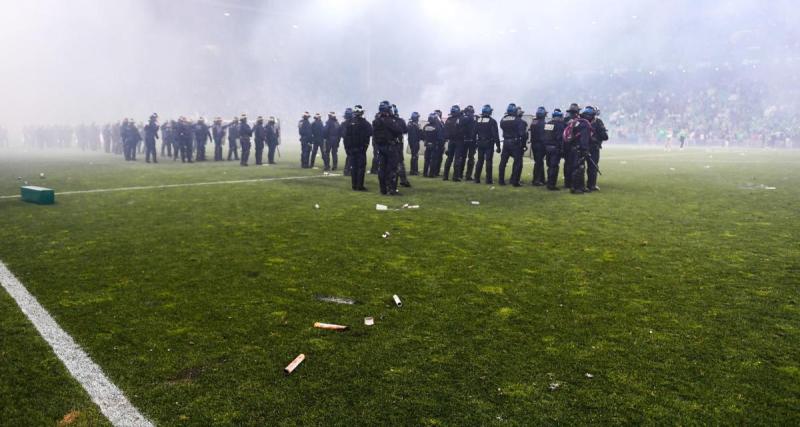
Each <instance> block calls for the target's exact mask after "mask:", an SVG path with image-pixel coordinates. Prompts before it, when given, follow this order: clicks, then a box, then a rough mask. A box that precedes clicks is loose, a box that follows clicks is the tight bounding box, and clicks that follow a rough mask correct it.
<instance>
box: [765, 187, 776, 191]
mask: <svg viewBox="0 0 800 427" xmlns="http://www.w3.org/2000/svg"><path fill="white" fill-rule="evenodd" d="M764 189H765V190H775V189H776V188H775V187H764Z"/></svg>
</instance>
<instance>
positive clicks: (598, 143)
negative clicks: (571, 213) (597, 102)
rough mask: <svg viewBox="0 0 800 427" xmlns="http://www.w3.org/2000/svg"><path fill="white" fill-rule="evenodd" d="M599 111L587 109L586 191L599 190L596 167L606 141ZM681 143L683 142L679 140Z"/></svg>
mask: <svg viewBox="0 0 800 427" xmlns="http://www.w3.org/2000/svg"><path fill="white" fill-rule="evenodd" d="M598 115H599V111H598V110H597V108H594V107H593V108H592V109H591V110H589V113H588V117H587V120H589V123H591V125H592V140H591V142H589V153H588V156H589V158H591V160H590V161H587V164H586V190H587V191H590V192H591V191H600V187H598V186H597V168H598V167H599V163H600V150H601V149H602V148H603V142H604V141H608V130H606V125H605V123H603V121H602V120H601V119H600V117H597V116H598ZM681 144H683V143H682V142H681Z"/></svg>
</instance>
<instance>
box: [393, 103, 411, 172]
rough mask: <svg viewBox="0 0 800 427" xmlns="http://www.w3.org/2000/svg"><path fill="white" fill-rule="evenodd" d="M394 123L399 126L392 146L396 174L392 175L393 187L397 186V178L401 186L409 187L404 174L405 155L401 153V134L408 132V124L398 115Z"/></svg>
mask: <svg viewBox="0 0 800 427" xmlns="http://www.w3.org/2000/svg"><path fill="white" fill-rule="evenodd" d="M394 121H395V123H397V126H398V127H399V128H400V131H401V133H400V137H399V138H397V141H395V143H394V145H393V147H394V149H395V151H397V154H396V156H397V174H396V175H395V176H394V181H395V182H394V188H397V180H398V179H399V180H400V185H402V186H403V187H411V184H410V183H409V182H408V177H407V176H406V162H405V156H404V155H403V135H404V134H406V133H408V126H407V125H406V121H405V120H403V119H402V118H400V117H395V118H394Z"/></svg>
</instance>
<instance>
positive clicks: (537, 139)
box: [530, 107, 547, 187]
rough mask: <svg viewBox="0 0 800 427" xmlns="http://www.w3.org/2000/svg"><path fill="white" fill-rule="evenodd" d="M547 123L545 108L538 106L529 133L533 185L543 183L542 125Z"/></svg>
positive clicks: (543, 140) (543, 151)
mask: <svg viewBox="0 0 800 427" xmlns="http://www.w3.org/2000/svg"><path fill="white" fill-rule="evenodd" d="M546 124H547V109H545V108H544V107H539V108H537V109H536V115H535V117H534V119H533V121H531V127H530V134H531V152H532V153H533V181H532V184H533V185H534V186H537V187H539V186H542V185H544V180H545V178H544V156H545V151H546V150H545V145H544V142H545V138H544V132H545V130H544V127H545V125H546Z"/></svg>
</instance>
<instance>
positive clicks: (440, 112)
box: [433, 110, 442, 119]
mask: <svg viewBox="0 0 800 427" xmlns="http://www.w3.org/2000/svg"><path fill="white" fill-rule="evenodd" d="M433 112H434V114H436V115H437V116H439V118H440V119H441V118H442V110H433Z"/></svg>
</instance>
